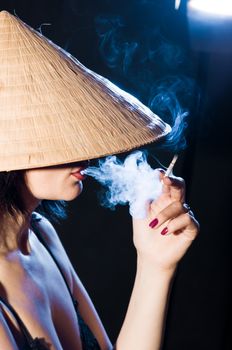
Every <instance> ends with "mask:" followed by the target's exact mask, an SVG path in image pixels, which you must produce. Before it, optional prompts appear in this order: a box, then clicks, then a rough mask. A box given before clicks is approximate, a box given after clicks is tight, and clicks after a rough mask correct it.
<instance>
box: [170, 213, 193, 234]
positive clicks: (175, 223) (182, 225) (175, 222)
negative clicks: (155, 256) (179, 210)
mask: <svg viewBox="0 0 232 350" xmlns="http://www.w3.org/2000/svg"><path fill="white" fill-rule="evenodd" d="M166 231H167V233H169V234H171V233H172V234H181V233H182V232H185V234H186V236H187V237H188V238H189V239H191V240H193V239H195V238H196V236H197V234H198V232H199V223H198V222H197V220H196V219H195V218H194V217H192V216H191V215H189V213H185V214H181V215H180V216H178V217H176V218H174V219H172V220H171V221H170V222H169V223H168V225H167V230H166Z"/></svg>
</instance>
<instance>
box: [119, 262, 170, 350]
mask: <svg viewBox="0 0 232 350" xmlns="http://www.w3.org/2000/svg"><path fill="white" fill-rule="evenodd" d="M174 272H175V271H173V270H171V271H161V270H160V269H158V268H157V269H156V268H155V267H154V266H150V264H147V263H144V262H142V261H140V260H139V259H138V260H137V272H136V278H135V283H134V287H133V291H132V294H131V298H130V302H129V306H128V309H127V313H126V317H125V320H124V323H123V325H122V328H121V331H120V333H119V336H118V339H117V342H116V345H115V349H116V350H131V349H133V350H159V349H160V347H161V343H162V335H163V328H164V321H165V316H166V309H167V303H168V297H169V292H170V288H171V284H172V280H173V276H174Z"/></svg>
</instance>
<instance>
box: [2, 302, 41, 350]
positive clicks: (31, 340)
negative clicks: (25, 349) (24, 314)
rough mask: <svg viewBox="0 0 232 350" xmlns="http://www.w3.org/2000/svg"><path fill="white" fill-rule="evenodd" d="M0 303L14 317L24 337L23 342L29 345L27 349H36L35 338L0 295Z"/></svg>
mask: <svg viewBox="0 0 232 350" xmlns="http://www.w3.org/2000/svg"><path fill="white" fill-rule="evenodd" d="M0 304H2V305H3V307H4V306H5V307H6V308H7V309H8V310H9V311H10V313H11V314H12V316H13V317H14V319H15V320H16V322H17V324H18V326H19V329H20V330H21V332H22V335H23V337H24V341H25V344H27V345H28V346H29V349H37V347H36V342H37V338H35V339H34V338H32V336H31V335H30V333H29V331H28V329H27V327H26V326H25V324H24V323H23V321H22V320H21V318H20V317H19V315H18V314H17V312H16V311H15V310H14V309H13V307H12V306H11V305H10V304H9V303H8V302H7V301H6V300H5V299H4V298H2V297H1V296H0Z"/></svg>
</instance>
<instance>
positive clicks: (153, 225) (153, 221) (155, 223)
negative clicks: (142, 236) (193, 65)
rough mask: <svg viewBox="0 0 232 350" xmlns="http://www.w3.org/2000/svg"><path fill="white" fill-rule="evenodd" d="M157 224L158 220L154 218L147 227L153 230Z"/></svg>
mask: <svg viewBox="0 0 232 350" xmlns="http://www.w3.org/2000/svg"><path fill="white" fill-rule="evenodd" d="M157 224H158V219H157V218H155V219H154V220H152V221H151V222H150V224H149V226H150V227H151V228H154V227H155V226H156V225H157Z"/></svg>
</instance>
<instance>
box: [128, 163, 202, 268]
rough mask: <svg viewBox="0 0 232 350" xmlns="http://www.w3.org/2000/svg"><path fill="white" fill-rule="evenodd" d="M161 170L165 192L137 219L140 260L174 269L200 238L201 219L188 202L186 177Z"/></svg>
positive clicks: (135, 221) (134, 238)
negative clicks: (142, 216) (186, 200)
mask: <svg viewBox="0 0 232 350" xmlns="http://www.w3.org/2000/svg"><path fill="white" fill-rule="evenodd" d="M159 171H160V180H161V181H163V189H162V193H161V195H160V196H159V197H158V199H157V200H155V201H153V202H152V203H150V204H149V206H148V209H147V217H146V218H145V219H133V241H134V245H135V247H136V249H137V253H138V257H139V259H140V261H143V262H146V263H148V264H149V265H150V266H152V265H153V266H154V268H158V269H161V270H165V271H167V270H168V271H170V270H175V268H176V266H177V264H178V262H179V260H180V259H181V258H182V257H183V255H184V254H185V252H186V251H187V249H188V248H189V247H190V245H191V243H192V241H193V240H194V239H195V238H196V236H197V234H198V232H199V223H198V222H197V220H196V219H195V218H194V215H193V213H192V212H191V211H190V210H189V207H188V206H187V205H186V204H184V201H185V183H184V180H183V179H182V178H179V177H174V176H172V177H165V176H164V175H165V172H164V171H162V170H159ZM149 224H150V226H149Z"/></svg>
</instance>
